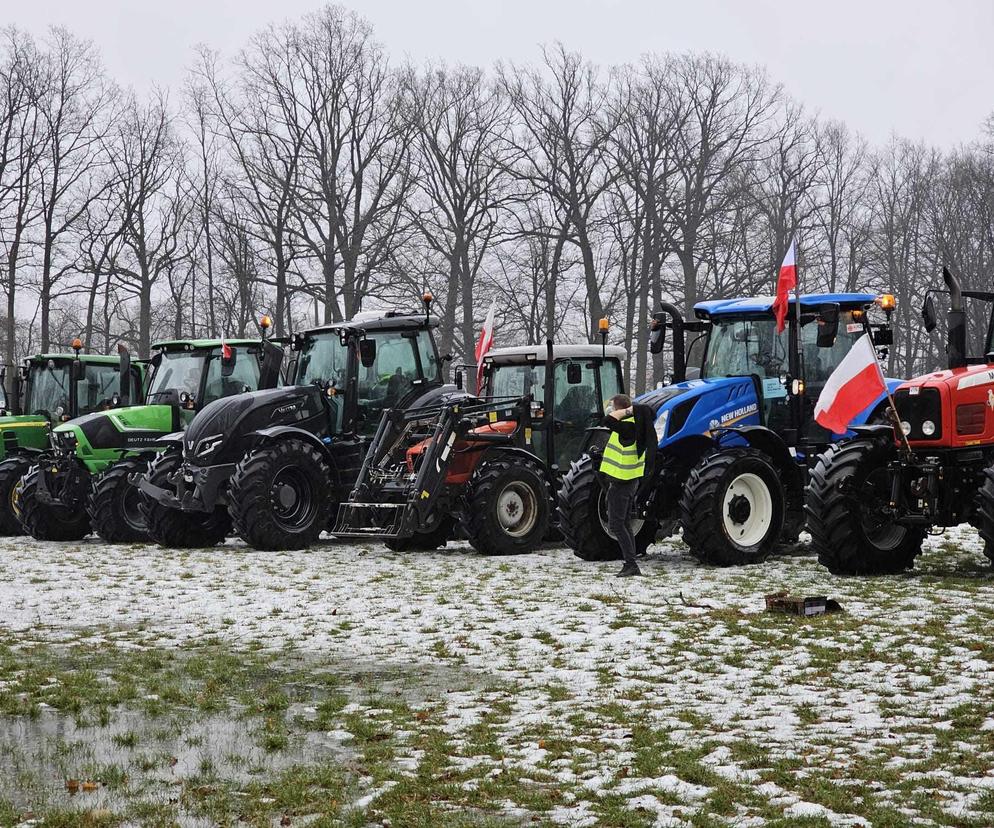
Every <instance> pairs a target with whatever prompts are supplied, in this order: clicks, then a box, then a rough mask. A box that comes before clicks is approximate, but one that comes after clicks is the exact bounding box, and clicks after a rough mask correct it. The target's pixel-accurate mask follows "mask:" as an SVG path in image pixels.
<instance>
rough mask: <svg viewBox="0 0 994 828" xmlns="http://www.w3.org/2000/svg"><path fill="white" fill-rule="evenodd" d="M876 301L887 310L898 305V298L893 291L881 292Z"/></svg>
mask: <svg viewBox="0 0 994 828" xmlns="http://www.w3.org/2000/svg"><path fill="white" fill-rule="evenodd" d="M876 302H877V304H878V305H880V309H881V310H885V311H892V310H894V308H896V307H897V299H895V298H894V294H893V293H881V294H880V295H879V296H878V297H877V298H876Z"/></svg>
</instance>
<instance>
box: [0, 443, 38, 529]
mask: <svg viewBox="0 0 994 828" xmlns="http://www.w3.org/2000/svg"><path fill="white" fill-rule="evenodd" d="M29 468H31V460H30V459H28V458H27V457H19V456H16V455H15V456H14V457H8V458H6V459H5V460H4V461H3V462H2V463H0V536H3V537H10V536H12V535H23V534H24V527H23V526H21V521H20V520H18V519H17V512H16V511H15V509H14V496H15V490H16V488H17V484H18V482H20V479H21V478H22V477H23V476H24V475H25V474H26V473H27V471H28V469H29Z"/></svg>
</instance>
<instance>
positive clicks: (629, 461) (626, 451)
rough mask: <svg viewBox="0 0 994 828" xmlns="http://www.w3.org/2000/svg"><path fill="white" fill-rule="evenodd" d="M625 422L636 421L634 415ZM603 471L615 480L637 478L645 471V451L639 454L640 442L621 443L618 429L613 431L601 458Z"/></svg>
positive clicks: (624, 421)
mask: <svg viewBox="0 0 994 828" xmlns="http://www.w3.org/2000/svg"><path fill="white" fill-rule="evenodd" d="M622 422H623V423H633V422H635V418H634V417H626V418H625V419H624V420H622ZM601 471H602V472H603V473H604V474H606V475H608V477H613V478H614V479H615V480H637V479H638V478H640V477H641V476H642V474H643V472H644V471H645V453H644V452H643V453H642V454H638V443H637V442H633V443H632V444H631V445H630V446H623V445H621V438H620V437H619V436H618V432H617V431H612V432H611V438H610V439H609V440H608V441H607V445H606V446H605V447H604V456H603V457H602V458H601Z"/></svg>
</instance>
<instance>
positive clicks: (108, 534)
mask: <svg viewBox="0 0 994 828" xmlns="http://www.w3.org/2000/svg"><path fill="white" fill-rule="evenodd" d="M267 322H268V318H267V319H264V320H263V330H265V329H266V327H268V324H267ZM152 347H153V349H154V350H155V354H154V356H153V357H152V358H151V360H150V372H149V382H148V390H147V392H145V393H144V395H139V396H138V398H139V399H142V397H143V403H142V404H141V405H129V404H128V403H129V400H128V399H120V400H118V401H117V403H118V405H117V407H115V408H112V409H110V410H102V411H95V412H93V413H90V414H87V415H86V416H82V417H78V418H76V419H74V420H72V421H70V422H66V423H63V424H61V425H59V426H57V427H56V428H55V429H54V430H53V432H52V435H51V447H50V448H49V450H48V451H46V452H44V454H42V455H41V457H40V458H38V460H37V462H36V464H35V465H34V466H32V467H31V469H30V470H29V471H28V472H27V474H25V476H24V478H23V480H22V482H21V485H20V491H19V494H18V496H17V506H18V517H19V518H20V521H21V524H22V525H23V526H24V529H25V531H27V532H28V533H29V534H30V535H32V536H33V537H35V538H38V539H41V540H78V539H80V538H83V537H85V536H86V535H88V534H89V533H90V532H91V531H93V532H96V534H97V535H99V536H100V537H101V538H102V539H103V540H105V541H107V542H109V543H128V542H135V541H141V540H144V539H146V538H147V536H148V531H147V529H146V526H145V518H144V515H143V513H142V511H141V510H140V509H139V507H138V506H139V500H140V495H139V492H138V489H137V488H135V487H134V486H133V485H131V483H130V482H129V477H131V476H132V475H134V474H139V473H144V472H145V470H146V469H147V467H148V464H149V462H150V461H151V460H152V459H153V458H154V457H155V456H156V454H157V453H158V452H159V451H161V450H162V448H163V445H161V444H160V440H161V438H163V437H164V436H165V435H167V434H174V433H176V432H179V431H182V430H184V429H185V428H186V425H187V424H188V423H189V422H190V420H192V419H193V417H194V415H195V414H196V413H197V412H198V411H200V410H201V409H202V408H203V407H204V406H205V405H207V404H208V403H211V402H213V401H215V400H218V399H221V398H222V397H230V396H232V395H234V394H241V393H243V392H245V391H255V390H258V389H260V388H274V387H276V386H277V385H279V383H280V367H281V364H282V361H283V349H282V348H281V347H279V346H278V345H276V344H274V343H272V342H270V341H268V340H266V339H265V338H263V339H262V340H256V339H232V340H227V341H222V340H218V339H195V340H185V341H184V340H177V341H169V342H158V343H156V344H155V345H153V346H152ZM122 351H123V349H122ZM122 359H123V361H124V362H130V360H128V357H127V352H126V351H123V354H122Z"/></svg>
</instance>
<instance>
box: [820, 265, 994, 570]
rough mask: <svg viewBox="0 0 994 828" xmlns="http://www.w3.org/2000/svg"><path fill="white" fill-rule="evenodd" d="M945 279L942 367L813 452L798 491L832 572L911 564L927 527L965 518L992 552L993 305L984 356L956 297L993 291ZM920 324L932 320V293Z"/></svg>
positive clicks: (929, 326)
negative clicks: (888, 409) (888, 413)
mask: <svg viewBox="0 0 994 828" xmlns="http://www.w3.org/2000/svg"><path fill="white" fill-rule="evenodd" d="M943 278H944V280H945V282H946V285H947V287H948V289H949V298H950V303H949V304H950V310H949V314H948V320H949V325H948V345H947V355H948V362H949V367H948V369H946V370H944V371H935V372H933V373H929V374H925V375H923V376H920V377H916V378H914V379H911V380H909V381H908V382H906V383H904V384H902V385H901V386H900V387H899V388H898V389H897V390H896V391H895V392H894V404H895V407H896V409H897V417H896V419H897V422H896V423H894V424H893V425H871V426H863V427H857V428H854V429H853V431H855V432H857V436H856V437H855V438H853V439H851V440H848V441H845V442H842V443H838V444H836V445H834V446H832V447H830V448H829V449H828V450H827V451H826V452H825V453H824V454H822V455H821V456H820V457H819V458H818V462H817V463H816V464H815V467H814V469H813V470H812V471H811V475H810V478H809V482H808V486H807V490H806V492H805V511H806V513H807V525H808V530H809V531H810V533H811V538H812V541H813V544H814V548H815V550H816V551H817V553H818V560H819V561H820V562H821V563H822V564H823V565H824V566H826V567H828V569H830V570H831V571H832V572H834V573H836V574H840V575H870V574H880V573H891V572H900V571H901V570H904V569H909V568H910V567H912V566H913V565H914V561H915V557H916V556H917V555H918V553H919V552H920V551H921V546H922V541H923V540H924V538H925V535H926V534H928V533H929V532H930V531H932V530H933V529H934V528H935V527H946V526H957V525H959V524H961V523H969V524H971V525H972V526H974V527H976V528H977V529H978V530H979V531H980V534H981V536H982V537H983V538H984V540H985V541H986V549H985V552H986V554H987V556H988V557H989V558H991V559H992V560H994V467H992V464H994V315H992V316H991V321H990V323H989V324H988V329H987V341H986V344H985V348H984V356H980V357H969V356H967V353H966V352H967V348H966V311H965V310H964V306H963V298H964V297H969V298H973V299H980V300H983V301H986V302H992V301H994V293H989V292H986V291H968V290H961V289H960V284H959V281H958V280H957V279H956V277H955V276H954V275H953V274H952V273H950V272H949V270H948V269H945V270H944V271H943ZM922 317H923V319H924V322H925V328H926V330H928V331H932V330H934V329H935V326H936V313H935V305H934V302H933V300H932V297H931V295H929V296H927V297H926V299H925V306H924V308H923V309H922Z"/></svg>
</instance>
